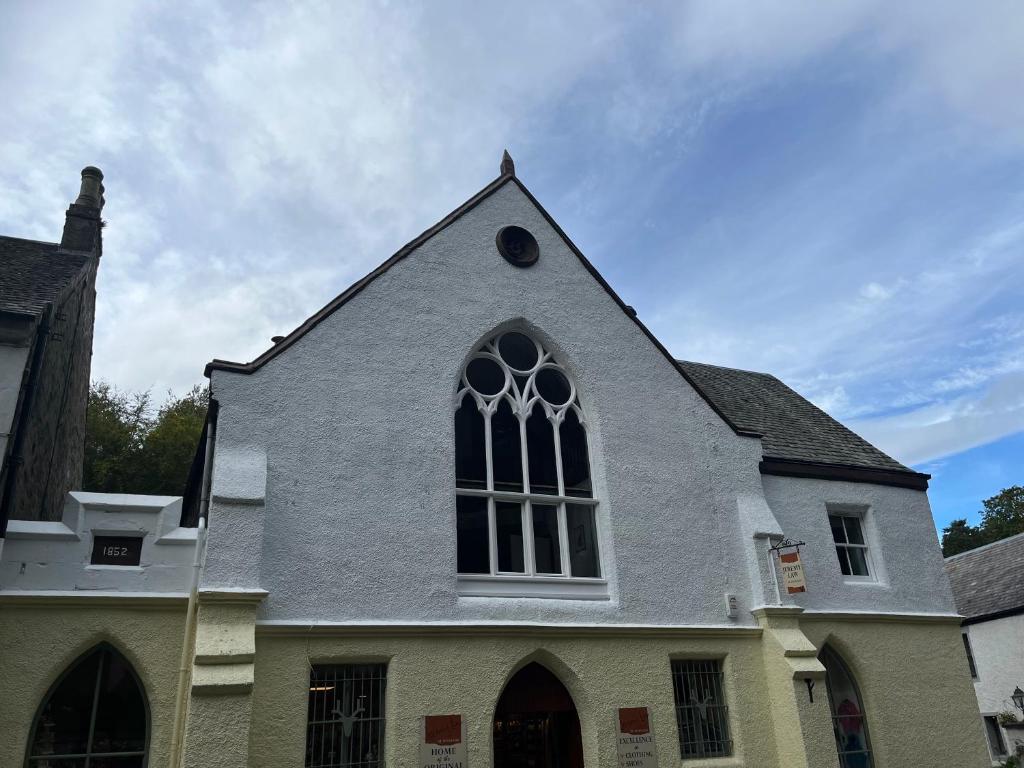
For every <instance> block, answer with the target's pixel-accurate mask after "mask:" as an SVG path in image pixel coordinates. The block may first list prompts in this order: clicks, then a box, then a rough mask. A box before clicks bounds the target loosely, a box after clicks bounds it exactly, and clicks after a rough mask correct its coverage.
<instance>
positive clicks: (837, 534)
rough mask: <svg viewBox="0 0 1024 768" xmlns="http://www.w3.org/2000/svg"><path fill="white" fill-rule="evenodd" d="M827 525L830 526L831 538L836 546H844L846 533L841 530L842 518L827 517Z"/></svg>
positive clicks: (835, 516) (836, 516)
mask: <svg viewBox="0 0 1024 768" xmlns="http://www.w3.org/2000/svg"><path fill="white" fill-rule="evenodd" d="M828 524H829V525H830V526H832V538H833V539H834V540H835V542H836V544H845V543H846V531H844V530H843V518H841V517H839V516H838V515H829V516H828Z"/></svg>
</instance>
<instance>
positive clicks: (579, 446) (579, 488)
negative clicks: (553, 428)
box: [558, 408, 593, 497]
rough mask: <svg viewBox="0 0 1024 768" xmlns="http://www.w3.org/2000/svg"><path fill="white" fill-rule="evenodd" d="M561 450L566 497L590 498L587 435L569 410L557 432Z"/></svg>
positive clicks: (574, 412)
mask: <svg viewBox="0 0 1024 768" xmlns="http://www.w3.org/2000/svg"><path fill="white" fill-rule="evenodd" d="M558 437H559V440H560V441H561V448H562V479H563V480H564V481H565V495H566V496H586V497H590V496H592V495H593V494H592V491H591V486H590V460H589V458H588V456H587V433H586V432H585V431H584V429H583V426H582V425H581V424H580V420H579V418H578V417H577V416H576V411H574V410H573V409H572V408H570V409H569V410H568V411H567V412H566V414H565V421H563V422H562V425H561V427H559V430H558Z"/></svg>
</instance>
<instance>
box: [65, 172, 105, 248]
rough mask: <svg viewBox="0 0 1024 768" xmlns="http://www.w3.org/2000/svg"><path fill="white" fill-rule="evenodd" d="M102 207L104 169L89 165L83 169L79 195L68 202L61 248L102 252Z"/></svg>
mask: <svg viewBox="0 0 1024 768" xmlns="http://www.w3.org/2000/svg"><path fill="white" fill-rule="evenodd" d="M102 210H103V171H101V170H100V169H99V168H94V167H93V166H91V165H90V166H87V167H85V168H83V169H82V190H81V192H79V193H78V199H77V200H75V202H73V203H72V204H71V205H69V206H68V212H67V215H66V217H65V219H64V235H63V236H62V237H61V239H60V247H61V250H64V251H85V252H88V253H95V254H96V255H97V256H99V255H100V254H101V253H102V252H103V237H102V235H101V230H102V228H103V222H102V221H101V220H100V212H101V211H102Z"/></svg>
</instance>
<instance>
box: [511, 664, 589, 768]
mask: <svg viewBox="0 0 1024 768" xmlns="http://www.w3.org/2000/svg"><path fill="white" fill-rule="evenodd" d="M494 768H583V742H582V740H581V739H580V718H579V715H577V714H576V705H575V704H574V703H573V700H572V696H570V695H569V691H567V690H566V689H565V686H564V685H562V683H561V681H560V680H559V679H558V678H557V677H555V676H554V675H553V674H551V672H549V671H548V670H547V669H545V668H544V667H542V666H541V665H540V664H537V663H532V664H528V665H527V666H525V667H523V668H522V669H521V670H519V671H518V672H516V674H515V675H513V676H512V679H511V680H509V681H508V685H506V686H505V690H504V691H503V692H502V694H501V698H500V699H499V700H498V706H497V708H496V709H495V711H494Z"/></svg>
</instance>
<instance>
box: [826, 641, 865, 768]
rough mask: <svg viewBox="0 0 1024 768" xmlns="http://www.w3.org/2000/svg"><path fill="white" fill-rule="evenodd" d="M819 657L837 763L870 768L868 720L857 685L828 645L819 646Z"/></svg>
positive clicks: (851, 766) (851, 767)
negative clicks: (829, 710) (823, 666)
mask: <svg viewBox="0 0 1024 768" xmlns="http://www.w3.org/2000/svg"><path fill="white" fill-rule="evenodd" d="M819 658H820V659H821V663H822V664H824V665H825V685H826V688H827V691H828V701H829V708H830V709H831V712H832V729H833V731H834V733H835V737H836V749H837V751H838V752H839V758H840V760H839V762H840V765H843V766H850V768H853V767H854V766H861V767H863V768H870V766H871V765H872V762H871V751H870V745H869V743H868V729H867V721H866V720H865V717H864V710H863V708H862V706H861V702H860V696H858V694H857V687H856V686H855V685H854V683H853V679H852V678H851V677H850V675H849V673H848V672H847V670H846V666H845V665H844V664H843V663H842V662H841V661H840V660H839V659H838V657H837V656H836V655H835V653H834V652H832V651H831V650H830V649H829V648H828V647H826V648H823V649H822V651H821V654H820V656H819Z"/></svg>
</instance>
